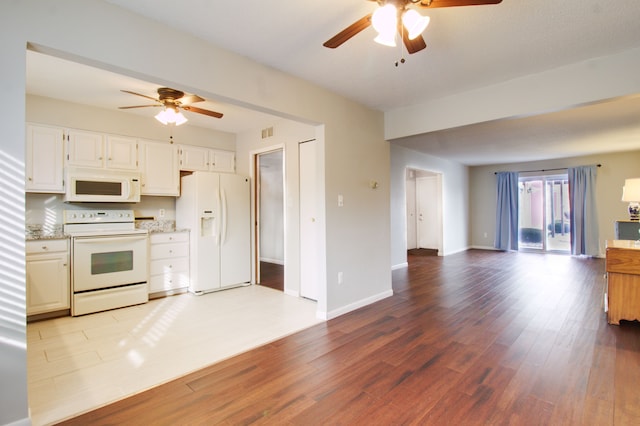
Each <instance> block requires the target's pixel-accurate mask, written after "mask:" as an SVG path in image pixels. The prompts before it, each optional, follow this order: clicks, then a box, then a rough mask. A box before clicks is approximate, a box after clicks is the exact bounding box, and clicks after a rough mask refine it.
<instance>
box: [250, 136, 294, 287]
mask: <svg viewBox="0 0 640 426" xmlns="http://www.w3.org/2000/svg"><path fill="white" fill-rule="evenodd" d="M275 151H282V183H283V184H282V186H283V188H282V191H283V206H282V209H283V220H284V235H283V242H282V243H283V246H284V266H285V268H286V265H287V237H286V235H287V225H286V224H287V209H286V205H285V204H286V200H287V185H286V166H285V165H286V157H287V150H286V148H285V145H284V144H276V145H270V146H267V147H264V148H260V149H258V150H255V151H251V152H250V153H249V154H250V155H251V181H252V182H253V183H252V185H251V204H252V207H251V225H252V226H251V244H252V245H253V247H252V249H251V253H252V262H251V269H252V271H251V277H252V278H251V283H252V284H257V283H258V282H259V279H260V221H259V217H260V191H259V185H260V179H259V175H260V173H259V169H258V167H259V164H260V163H259V161H258V159H259V157H260V155H262V154H268V153H269V152H275ZM286 277H287V274H286V273H285V274H284V277H283V279H284V288H285V291H286V288H287V282H286Z"/></svg>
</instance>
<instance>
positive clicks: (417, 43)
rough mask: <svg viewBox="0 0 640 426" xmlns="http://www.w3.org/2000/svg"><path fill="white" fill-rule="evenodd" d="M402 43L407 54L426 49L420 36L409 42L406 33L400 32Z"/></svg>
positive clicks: (425, 44)
mask: <svg viewBox="0 0 640 426" xmlns="http://www.w3.org/2000/svg"><path fill="white" fill-rule="evenodd" d="M402 41H403V42H404V46H405V47H406V48H407V52H409V54H412V53H416V52H419V51H421V50H422V49H424V48H426V47H427V43H425V41H424V38H423V37H422V36H418V37H416V38H414V39H413V40H409V35H408V34H407V32H406V31H402Z"/></svg>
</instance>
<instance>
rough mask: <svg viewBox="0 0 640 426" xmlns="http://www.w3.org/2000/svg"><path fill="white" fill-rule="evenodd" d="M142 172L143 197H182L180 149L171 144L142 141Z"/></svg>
mask: <svg viewBox="0 0 640 426" xmlns="http://www.w3.org/2000/svg"><path fill="white" fill-rule="evenodd" d="M139 150H140V172H141V174H142V187H141V193H142V195H165V196H166V195H169V196H175V197H177V196H179V195H180V170H179V168H178V147H177V146H176V145H172V144H169V143H163V142H154V141H145V140H141V141H140V142H139Z"/></svg>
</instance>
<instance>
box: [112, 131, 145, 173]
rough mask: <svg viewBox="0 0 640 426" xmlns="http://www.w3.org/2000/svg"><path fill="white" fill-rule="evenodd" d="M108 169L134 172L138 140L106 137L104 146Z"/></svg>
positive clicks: (136, 162)
mask: <svg viewBox="0 0 640 426" xmlns="http://www.w3.org/2000/svg"><path fill="white" fill-rule="evenodd" d="M105 149H106V152H107V158H106V160H107V161H106V163H105V166H106V167H107V168H109V169H126V170H136V169H137V168H138V140H137V139H135V138H127V137H124V136H114V135H107V140H106V144H105Z"/></svg>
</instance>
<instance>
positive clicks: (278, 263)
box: [260, 257, 284, 265]
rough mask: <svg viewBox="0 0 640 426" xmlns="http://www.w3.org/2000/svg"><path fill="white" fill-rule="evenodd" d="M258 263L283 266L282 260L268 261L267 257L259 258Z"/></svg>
mask: <svg viewBox="0 0 640 426" xmlns="http://www.w3.org/2000/svg"><path fill="white" fill-rule="evenodd" d="M260 262H266V263H275V264H276V265H284V260H280V259H270V258H268V257H261V258H260Z"/></svg>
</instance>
